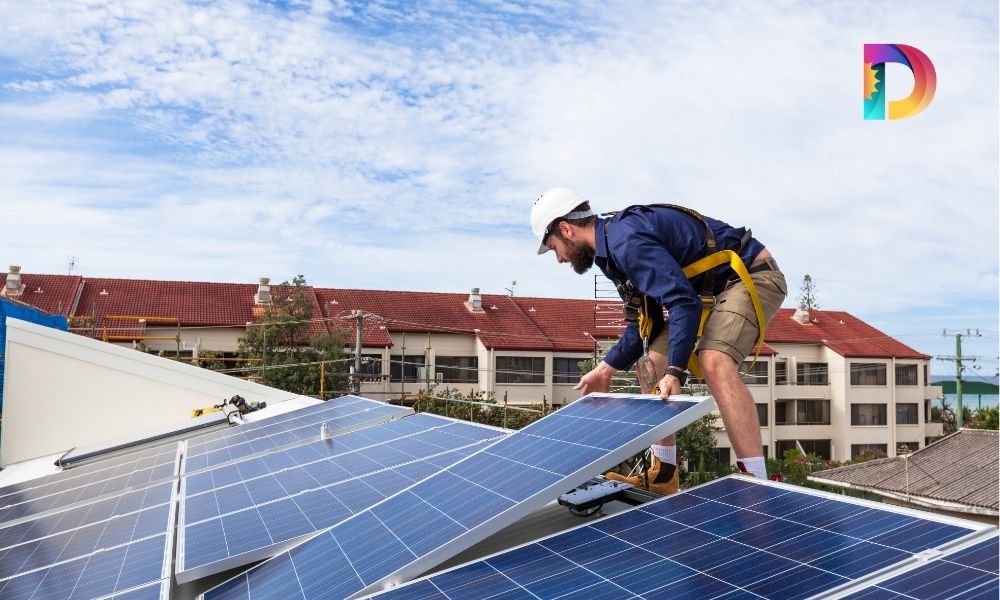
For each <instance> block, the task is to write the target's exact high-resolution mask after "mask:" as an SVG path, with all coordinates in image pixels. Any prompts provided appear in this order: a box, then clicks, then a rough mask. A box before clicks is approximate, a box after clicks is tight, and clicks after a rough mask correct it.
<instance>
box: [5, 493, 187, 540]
mask: <svg viewBox="0 0 1000 600" xmlns="http://www.w3.org/2000/svg"><path fill="white" fill-rule="evenodd" d="M174 487H175V483H174V482H173V481H167V482H164V483H160V484H157V485H154V486H151V487H148V488H144V489H141V490H137V491H133V492H127V493H124V494H121V495H118V496H113V497H111V498H106V499H103V500H98V501H96V502H92V503H90V504H83V505H79V506H76V507H75V508H69V509H67V510H64V511H61V512H57V513H54V514H50V515H48V516H44V517H39V518H36V519H31V520H27V521H22V522H19V523H16V524H14V525H8V526H0V549H2V548H7V547H9V546H14V545H17V544H24V543H26V542H30V541H33V540H37V539H41V538H44V537H48V536H51V535H55V534H58V533H62V532H65V531H70V530H73V529H77V528H79V527H84V526H86V525H92V524H95V523H101V522H104V521H108V520H110V519H113V518H115V517H122V516H125V515H129V514H131V513H136V512H138V511H141V510H144V509H147V508H152V507H154V506H157V505H160V504H166V503H168V502H171V501H172V498H173V490H174Z"/></svg>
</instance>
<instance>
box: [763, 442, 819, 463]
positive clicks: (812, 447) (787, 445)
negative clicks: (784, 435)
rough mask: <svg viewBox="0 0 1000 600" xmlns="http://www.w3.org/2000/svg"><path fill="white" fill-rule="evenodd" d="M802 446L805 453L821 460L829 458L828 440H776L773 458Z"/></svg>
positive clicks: (780, 456)
mask: <svg viewBox="0 0 1000 600" xmlns="http://www.w3.org/2000/svg"><path fill="white" fill-rule="evenodd" d="M799 446H802V451H803V452H805V453H806V454H815V455H816V456H818V457H820V458H822V459H823V460H830V440H778V444H777V446H776V447H775V450H776V451H777V452H778V454H777V455H776V456H775V458H779V459H780V458H784V457H785V452H787V451H789V450H796V449H798V447H799Z"/></svg>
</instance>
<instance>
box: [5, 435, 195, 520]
mask: <svg viewBox="0 0 1000 600" xmlns="http://www.w3.org/2000/svg"><path fill="white" fill-rule="evenodd" d="M176 460H177V444H176V443H172V444H166V445H163V446H157V447H154V448H147V449H145V450H141V451H137V452H130V453H128V454H122V455H119V456H114V457H111V458H108V459H104V460H100V461H96V462H93V463H89V464H86V465H81V466H79V467H74V468H72V469H66V470H63V471H59V472H58V473H53V474H51V475H45V476H42V477H37V478H35V479H31V480H28V481H23V482H21V483H16V484H13V485H8V486H4V487H2V488H0V506H3V505H7V504H11V502H9V501H7V500H6V498H8V497H11V496H14V495H17V496H18V497H20V498H25V499H27V498H29V497H30V498H39V497H42V496H47V495H49V494H53V493H57V492H60V491H64V490H67V489H70V488H76V487H81V486H82V485H87V484H90V483H94V482H95V481H103V480H106V479H113V478H115V477H120V476H122V475H128V474H131V473H134V472H136V471H142V470H145V469H151V468H157V467H163V466H164V465H173V463H174V462H176Z"/></svg>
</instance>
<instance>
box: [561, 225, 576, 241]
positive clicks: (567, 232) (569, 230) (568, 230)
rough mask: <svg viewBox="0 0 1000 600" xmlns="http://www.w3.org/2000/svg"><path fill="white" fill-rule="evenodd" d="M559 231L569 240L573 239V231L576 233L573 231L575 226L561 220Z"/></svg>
mask: <svg viewBox="0 0 1000 600" xmlns="http://www.w3.org/2000/svg"><path fill="white" fill-rule="evenodd" d="M559 233H561V234H562V237H563V238H565V239H567V240H571V239H573V233H574V232H573V226H572V225H570V224H569V223H567V222H566V221H560V222H559Z"/></svg>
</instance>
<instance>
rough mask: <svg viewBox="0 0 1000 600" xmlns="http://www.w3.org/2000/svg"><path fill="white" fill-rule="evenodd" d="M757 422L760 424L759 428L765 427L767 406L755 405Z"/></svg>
mask: <svg viewBox="0 0 1000 600" xmlns="http://www.w3.org/2000/svg"><path fill="white" fill-rule="evenodd" d="M757 422H758V423H760V426H761V427H767V405H766V404H758V405H757Z"/></svg>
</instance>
